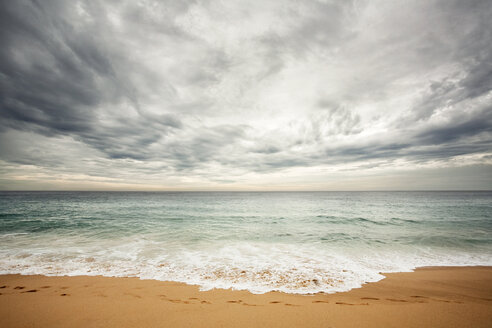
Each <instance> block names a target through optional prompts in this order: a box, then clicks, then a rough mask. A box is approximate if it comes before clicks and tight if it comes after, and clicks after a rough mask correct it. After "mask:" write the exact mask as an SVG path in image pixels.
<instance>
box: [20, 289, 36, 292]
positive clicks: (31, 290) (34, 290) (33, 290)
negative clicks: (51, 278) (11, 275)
mask: <svg viewBox="0 0 492 328" xmlns="http://www.w3.org/2000/svg"><path fill="white" fill-rule="evenodd" d="M37 291H38V290H37V289H30V290H26V291H25V292H23V293H35V292H37Z"/></svg>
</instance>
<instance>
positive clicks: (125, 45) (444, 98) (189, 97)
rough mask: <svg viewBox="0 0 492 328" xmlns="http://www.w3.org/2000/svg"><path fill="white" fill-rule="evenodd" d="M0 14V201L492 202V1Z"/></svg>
mask: <svg viewBox="0 0 492 328" xmlns="http://www.w3.org/2000/svg"><path fill="white" fill-rule="evenodd" d="M0 6H1V8H0V40H1V47H0V117H1V121H0V189H127V190H136V189H144V190H155V189H179V190H208V189H215V190H240V189H245V190H252V189H253V190H264V189H272V190H277V189H278V190H295V189H302V190H307V189H313V190H342V189H355V190H365V189H492V91H491V90H492V19H491V17H492V3H491V1H487V0H485V1H465V0H463V1H447V0H446V1H444V0H443V1H431V0H425V1H264V0H263V1H229V0H228V1H176V0H171V1H156V2H153V1H126V2H125V1H114V2H113V1H101V2H97V1H87V2H85V1H63V0H59V1H47V0H43V1H2V2H1V5H0Z"/></svg>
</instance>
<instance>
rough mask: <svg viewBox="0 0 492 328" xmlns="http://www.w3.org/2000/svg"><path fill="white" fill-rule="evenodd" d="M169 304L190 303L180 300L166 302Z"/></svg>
mask: <svg viewBox="0 0 492 328" xmlns="http://www.w3.org/2000/svg"><path fill="white" fill-rule="evenodd" d="M168 301H169V302H172V303H184V304H190V302H188V301H182V300H168Z"/></svg>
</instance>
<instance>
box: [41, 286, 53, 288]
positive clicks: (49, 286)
mask: <svg viewBox="0 0 492 328" xmlns="http://www.w3.org/2000/svg"><path fill="white" fill-rule="evenodd" d="M41 288H51V286H41Z"/></svg>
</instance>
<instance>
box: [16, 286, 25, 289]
mask: <svg viewBox="0 0 492 328" xmlns="http://www.w3.org/2000/svg"><path fill="white" fill-rule="evenodd" d="M24 288H26V287H24V286H15V287H14V289H24Z"/></svg>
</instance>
